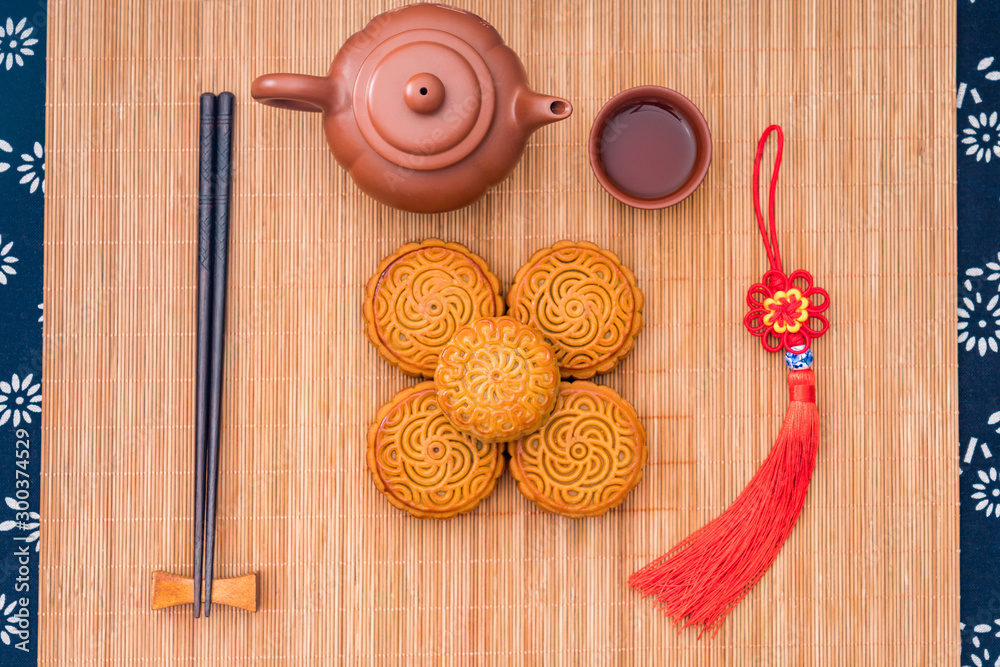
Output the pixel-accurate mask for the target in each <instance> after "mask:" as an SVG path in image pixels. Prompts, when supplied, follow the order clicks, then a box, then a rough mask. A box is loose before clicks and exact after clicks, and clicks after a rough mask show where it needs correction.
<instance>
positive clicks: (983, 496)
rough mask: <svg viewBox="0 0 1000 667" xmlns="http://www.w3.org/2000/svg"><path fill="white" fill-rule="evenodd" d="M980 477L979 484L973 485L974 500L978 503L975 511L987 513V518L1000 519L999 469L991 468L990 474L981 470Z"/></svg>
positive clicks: (978, 473)
mask: <svg viewBox="0 0 1000 667" xmlns="http://www.w3.org/2000/svg"><path fill="white" fill-rule="evenodd" d="M976 474H977V475H978V476H979V481H980V483H979V484H973V485H972V488H973V489H974V492H973V494H972V499H973V500H976V501H978V502H977V503H976V506H975V509H976V511H977V512H982V511H985V512H986V516H987V517H989V516H995V517H996V518H998V519H1000V483H998V482H997V469H996V468H990V469H989V472H987V471H986V470H980V471H978V472H977V473H976Z"/></svg>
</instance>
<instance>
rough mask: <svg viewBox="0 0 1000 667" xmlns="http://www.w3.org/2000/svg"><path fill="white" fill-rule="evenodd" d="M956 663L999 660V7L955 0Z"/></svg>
mask: <svg viewBox="0 0 1000 667" xmlns="http://www.w3.org/2000/svg"><path fill="white" fill-rule="evenodd" d="M957 36H958V53H957V58H956V67H957V72H956V75H957V98H956V106H957V107H958V113H957V131H958V156H957V158H958V282H959V284H958V394H959V401H958V405H959V452H958V455H959V475H960V477H959V493H960V496H961V548H962V555H961V568H962V575H961V581H962V604H961V629H962V665H968V666H970V667H972V666H975V667H982V666H985V665H989V666H990V667H994V666H996V665H1000V435H998V434H1000V395H998V394H997V391H996V387H997V378H998V377H1000V4H998V3H996V2H988V1H983V0H979V1H978V2H977V1H976V0H971V1H970V0H959V1H958V35H957Z"/></svg>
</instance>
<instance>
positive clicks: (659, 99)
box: [590, 86, 712, 209]
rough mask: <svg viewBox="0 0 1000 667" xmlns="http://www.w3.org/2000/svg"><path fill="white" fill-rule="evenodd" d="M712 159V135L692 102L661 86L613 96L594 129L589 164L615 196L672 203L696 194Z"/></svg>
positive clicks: (654, 204) (653, 204) (644, 204)
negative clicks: (693, 193)
mask: <svg viewBox="0 0 1000 667" xmlns="http://www.w3.org/2000/svg"><path fill="white" fill-rule="evenodd" d="M711 161H712V134H711V132H709V129H708V123H707V122H706V121H705V117H704V116H702V114H701V112H700V111H699V110H698V107H696V106H695V105H694V103H693V102H691V100H689V99H688V98H686V97H684V96H683V95H681V94H680V93H678V92H677V91H675V90H670V89H669V88H662V87H660V86H638V87H636V88H629V89H628V90H625V91H623V92H621V93H618V94H617V95H615V96H614V97H613V98H611V99H610V100H609V101H608V103H607V104H605V105H604V107H603V108H602V109H601V111H600V112H599V113H598V114H597V118H596V119H595V120H594V125H593V127H592V128H591V131H590V166H591V168H592V169H593V170H594V175H595V176H596V177H597V180H598V182H600V184H601V185H602V186H603V187H604V189H605V190H607V191H608V192H609V193H610V194H611V196H612V197H614V198H615V199H617V200H619V201H621V202H623V203H625V204H628V205H629V206H634V207H636V208H644V209H656V208H666V207H667V206H673V205H674V204H676V203H678V202H679V201H681V200H683V199H685V198H686V197H687V196H688V195H690V194H691V193H692V192H694V191H695V190H696V189H697V188H698V186H699V185H700V184H701V182H702V180H703V179H704V178H705V173H706V172H707V171H708V165H709V163H710V162H711Z"/></svg>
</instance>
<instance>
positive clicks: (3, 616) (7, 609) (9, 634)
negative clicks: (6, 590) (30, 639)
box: [0, 594, 24, 646]
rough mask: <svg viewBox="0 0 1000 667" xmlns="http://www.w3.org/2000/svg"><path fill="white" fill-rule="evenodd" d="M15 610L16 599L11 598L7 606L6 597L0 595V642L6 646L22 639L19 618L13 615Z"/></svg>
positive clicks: (22, 634)
mask: <svg viewBox="0 0 1000 667" xmlns="http://www.w3.org/2000/svg"><path fill="white" fill-rule="evenodd" d="M15 609H17V598H16V597H14V596H11V601H10V603H9V604H8V602H7V595H6V594H3V595H0V626H3V627H2V628H0V641H2V642H3V643H4V644H6V645H7V646H10V643H11V641H12V640H14V639H21V638H23V637H24V633H23V632H21V629H20V627H18V626H20V625H21V618H20V617H19V616H17V615H16V614H15V613H14V610H15Z"/></svg>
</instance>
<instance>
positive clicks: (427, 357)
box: [364, 239, 504, 378]
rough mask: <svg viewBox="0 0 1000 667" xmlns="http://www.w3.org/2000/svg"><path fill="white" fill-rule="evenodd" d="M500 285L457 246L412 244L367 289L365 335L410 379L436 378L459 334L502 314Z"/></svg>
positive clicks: (434, 242)
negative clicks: (447, 348) (443, 356)
mask: <svg viewBox="0 0 1000 667" xmlns="http://www.w3.org/2000/svg"><path fill="white" fill-rule="evenodd" d="M503 308H504V306H503V298H502V297H501V296H500V281H499V279H498V278H497V277H496V275H494V274H493V272H492V271H490V268H489V266H487V265H486V262H485V261H483V259H482V258H481V257H479V256H478V255H476V254H474V253H472V252H470V251H469V250H468V249H467V248H466V247H464V246H462V245H459V244H457V243H445V242H444V241H440V240H438V239H427V240H426V241H423V242H421V243H408V244H406V245H404V246H403V247H401V248H400V249H399V250H397V251H396V252H395V253H394V254H392V255H390V256H389V257H386V258H385V259H383V260H382V261H381V262H380V263H379V265H378V269H377V270H376V271H375V275H373V276H372V277H371V279H370V280H369V281H368V287H367V289H366V291H365V303H364V318H365V323H366V326H365V332H366V333H367V334H368V338H369V340H371V342H372V344H374V345H375V348H376V349H377V350H378V352H379V354H380V355H382V357H383V358H384V359H385V360H386V361H388V362H389V363H390V364H393V365H395V366H398V367H399V369H400V370H401V371H403V372H404V373H407V374H409V375H414V376H424V377H427V378H432V377H434V369H435V368H437V363H438V356H439V354H440V353H441V349H442V348H443V347H444V346H445V345H446V344H447V343H448V341H450V340H451V338H452V336H454V335H455V332H456V331H458V330H459V329H460V328H462V327H463V326H465V325H467V324H471V323H472V322H475V321H476V320H478V319H480V318H483V317H493V316H496V315H501V314H503Z"/></svg>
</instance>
